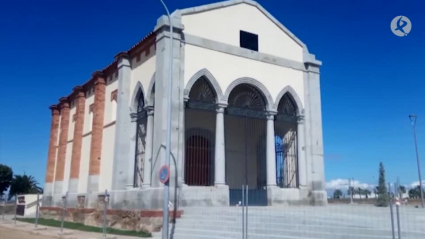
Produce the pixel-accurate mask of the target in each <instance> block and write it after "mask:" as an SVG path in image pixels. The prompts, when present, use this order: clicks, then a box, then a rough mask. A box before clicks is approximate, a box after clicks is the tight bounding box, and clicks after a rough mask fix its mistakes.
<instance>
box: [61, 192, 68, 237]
mask: <svg viewBox="0 0 425 239" xmlns="http://www.w3.org/2000/svg"><path fill="white" fill-rule="evenodd" d="M67 197H68V191H67V192H66V193H65V196H63V197H62V200H63V205H62V222H61V233H63V221H64V220H65V214H66V200H67Z"/></svg>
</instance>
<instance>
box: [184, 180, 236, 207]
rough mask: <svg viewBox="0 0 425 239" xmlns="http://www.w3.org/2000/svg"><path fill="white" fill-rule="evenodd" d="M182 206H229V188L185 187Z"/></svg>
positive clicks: (224, 186)
mask: <svg viewBox="0 0 425 239" xmlns="http://www.w3.org/2000/svg"><path fill="white" fill-rule="evenodd" d="M180 206H183V207H188V206H194V207H197V206H229V186H227V185H223V186H213V187H197V186H187V185H185V186H183V188H182V190H181V194H180Z"/></svg>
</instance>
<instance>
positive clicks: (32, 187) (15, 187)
mask: <svg viewBox="0 0 425 239" xmlns="http://www.w3.org/2000/svg"><path fill="white" fill-rule="evenodd" d="M27 193H43V189H42V188H41V187H39V186H38V182H37V181H36V180H35V178H34V177H33V176H28V175H26V174H25V173H24V175H14V177H13V179H12V183H11V184H10V191H9V200H10V199H11V198H12V197H13V196H16V195H18V194H27Z"/></svg>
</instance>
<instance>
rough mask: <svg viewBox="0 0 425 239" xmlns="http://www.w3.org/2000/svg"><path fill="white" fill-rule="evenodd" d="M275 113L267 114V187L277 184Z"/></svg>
mask: <svg viewBox="0 0 425 239" xmlns="http://www.w3.org/2000/svg"><path fill="white" fill-rule="evenodd" d="M275 115H276V113H274V112H268V115H267V142H266V144H267V187H273V186H276V149H275V146H276V145H275V134H274V116H275Z"/></svg>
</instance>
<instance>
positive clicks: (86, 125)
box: [83, 88, 94, 145]
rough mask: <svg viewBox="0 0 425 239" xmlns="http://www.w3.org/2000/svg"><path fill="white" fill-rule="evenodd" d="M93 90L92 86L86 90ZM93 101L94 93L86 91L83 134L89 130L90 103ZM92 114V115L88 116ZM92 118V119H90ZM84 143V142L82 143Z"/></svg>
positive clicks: (90, 122) (90, 125)
mask: <svg viewBox="0 0 425 239" xmlns="http://www.w3.org/2000/svg"><path fill="white" fill-rule="evenodd" d="M90 91H93V88H92V89H91V90H89V91H88V92H90ZM93 103H94V95H93V94H89V93H86V104H85V107H84V130H83V135H84V134H87V133H88V132H90V131H91V127H92V123H93V122H92V120H93V114H90V105H91V104H93ZM90 115H92V116H90ZM90 119H92V120H90ZM83 145H84V144H83Z"/></svg>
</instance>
